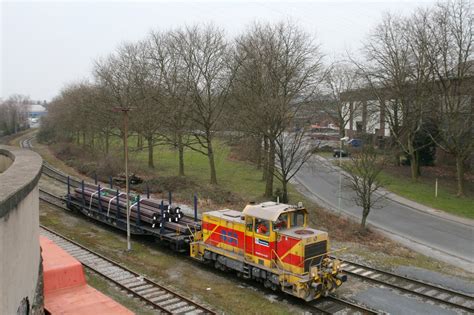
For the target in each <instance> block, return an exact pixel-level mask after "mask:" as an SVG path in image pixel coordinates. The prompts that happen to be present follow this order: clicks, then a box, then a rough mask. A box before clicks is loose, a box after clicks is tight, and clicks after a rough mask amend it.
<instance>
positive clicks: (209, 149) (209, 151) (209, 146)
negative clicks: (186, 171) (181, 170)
mask: <svg viewBox="0 0 474 315" xmlns="http://www.w3.org/2000/svg"><path fill="white" fill-rule="evenodd" d="M207 157H208V158H209V167H210V169H211V184H212V185H217V175H216V164H215V162H214V151H213V149H212V141H211V139H209V138H207Z"/></svg>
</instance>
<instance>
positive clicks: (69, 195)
mask: <svg viewBox="0 0 474 315" xmlns="http://www.w3.org/2000/svg"><path fill="white" fill-rule="evenodd" d="M70 180H71V179H70V177H69V176H68V177H67V207H68V208H70V207H71V183H70Z"/></svg>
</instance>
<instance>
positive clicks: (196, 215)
mask: <svg viewBox="0 0 474 315" xmlns="http://www.w3.org/2000/svg"><path fill="white" fill-rule="evenodd" d="M197 220H198V198H197V195H196V194H194V221H197Z"/></svg>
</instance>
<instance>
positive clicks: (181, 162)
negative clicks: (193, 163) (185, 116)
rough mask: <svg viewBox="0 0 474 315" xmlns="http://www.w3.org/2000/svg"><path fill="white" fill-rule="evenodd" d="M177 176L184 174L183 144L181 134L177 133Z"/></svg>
mask: <svg viewBox="0 0 474 315" xmlns="http://www.w3.org/2000/svg"><path fill="white" fill-rule="evenodd" d="M178 155H179V176H184V146H183V136H182V135H181V134H179V135H178Z"/></svg>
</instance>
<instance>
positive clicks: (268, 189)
mask: <svg viewBox="0 0 474 315" xmlns="http://www.w3.org/2000/svg"><path fill="white" fill-rule="evenodd" d="M268 142H269V152H268V160H267V163H268V164H267V179H266V180H267V182H266V185H265V197H266V198H271V197H273V173H274V171H275V149H276V148H275V140H271V139H269V141H268Z"/></svg>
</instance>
